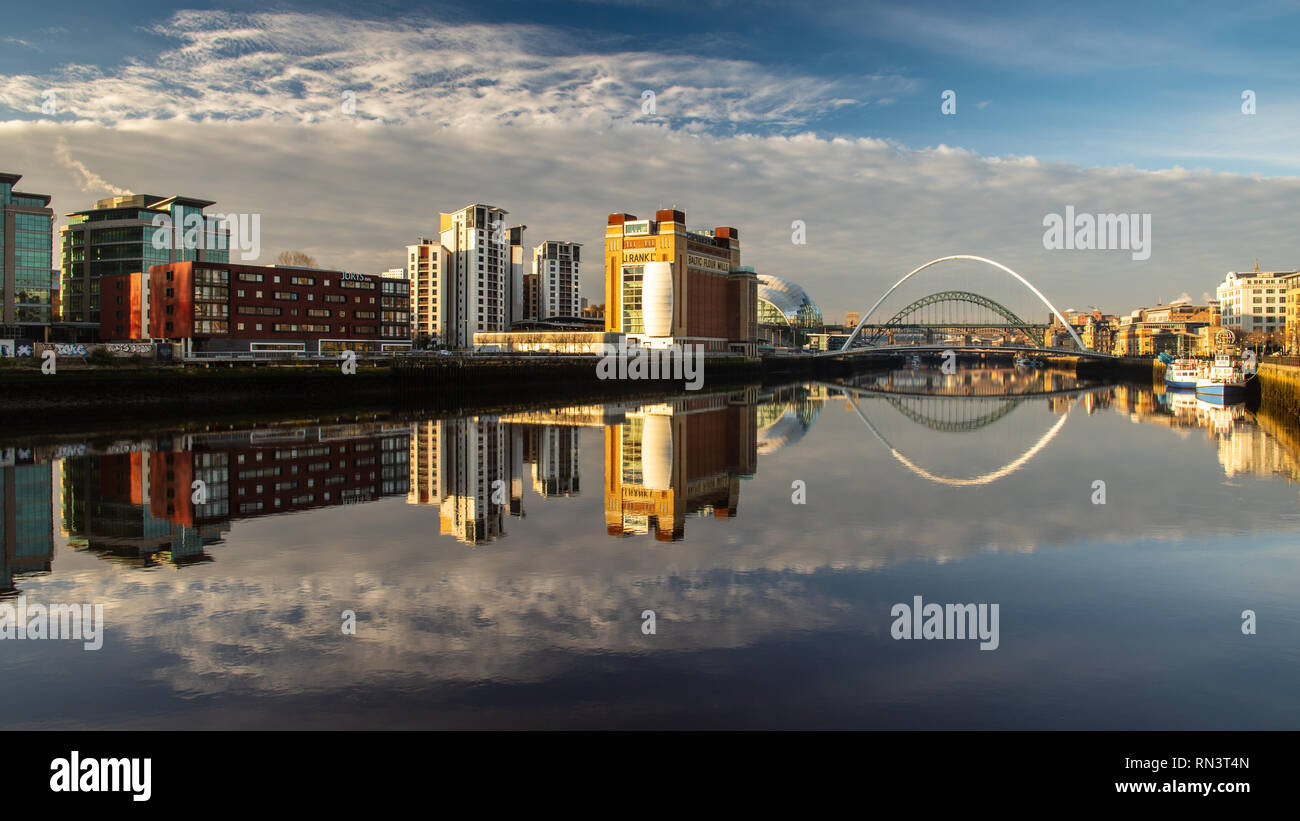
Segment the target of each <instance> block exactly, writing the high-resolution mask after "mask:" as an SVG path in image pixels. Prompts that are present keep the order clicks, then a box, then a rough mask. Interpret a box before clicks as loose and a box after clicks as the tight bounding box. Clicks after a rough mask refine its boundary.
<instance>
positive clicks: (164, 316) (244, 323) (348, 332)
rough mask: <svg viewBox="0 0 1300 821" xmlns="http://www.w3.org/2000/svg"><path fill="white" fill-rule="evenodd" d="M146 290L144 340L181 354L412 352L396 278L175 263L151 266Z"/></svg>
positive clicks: (403, 292) (405, 296) (405, 299)
mask: <svg viewBox="0 0 1300 821" xmlns="http://www.w3.org/2000/svg"><path fill="white" fill-rule="evenodd" d="M144 290H146V291H147V293H148V300H149V308H148V326H149V336H150V337H151V338H155V339H165V340H168V341H172V342H178V343H180V344H181V345H182V346H183V347H184V350H185V351H186V352H187V353H190V352H196V351H198V352H231V353H241V352H248V351H294V352H302V353H307V354H325V355H332V354H337V353H339V352H341V351H344V350H353V351H357V352H378V351H389V350H407V349H409V348H410V347H411V307H410V303H411V295H410V285H409V283H408V282H407V281H406V280H402V279H388V278H384V277H380V276H372V275H370V274H352V273H345V272H343V271H330V270H323V269H316V268H293V267H279V266H258V265H238V264H234V263H219V262H174V263H171V264H169V265H155V266H153V267H151V268H150V269H149V282H148V287H147V289H144ZM114 293H116V290H115V291H114ZM112 307H113V308H114V311H115V309H116V305H114V306H112ZM114 316H115V313H114ZM101 332H102V328H101Z"/></svg>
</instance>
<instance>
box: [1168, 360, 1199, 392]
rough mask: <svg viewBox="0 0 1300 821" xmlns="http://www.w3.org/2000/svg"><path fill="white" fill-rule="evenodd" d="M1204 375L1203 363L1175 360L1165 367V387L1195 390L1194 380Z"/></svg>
mask: <svg viewBox="0 0 1300 821" xmlns="http://www.w3.org/2000/svg"><path fill="white" fill-rule="evenodd" d="M1205 374H1206V368H1205V363H1204V362H1200V361H1198V360H1195V359H1176V360H1174V361H1173V362H1171V363H1169V364H1168V365H1166V366H1165V387H1166V388H1172V389H1174V390H1189V391H1190V390H1195V389H1196V380H1197V379H1199V378H1201V377H1202V376H1204V375H1205Z"/></svg>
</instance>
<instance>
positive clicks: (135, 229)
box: [59, 194, 230, 326]
mask: <svg viewBox="0 0 1300 821" xmlns="http://www.w3.org/2000/svg"><path fill="white" fill-rule="evenodd" d="M213 204H214V203H213V202H212V201H211V200H200V199H195V198H193V197H158V196H154V195H151V194H131V195H127V196H122V197H110V198H108V199H103V200H99V201H98V202H96V203H95V207H94V208H91V209H89V210H86V211H75V212H73V213H71V214H68V224H67V225H65V226H63V228H61V229H60V243H59V244H60V246H61V254H60V257H61V258H60V262H61V270H62V278H61V294H60V300H61V302H62V320H63V321H64V322H73V323H88V324H93V325H95V326H98V325H99V296H100V295H99V280H100V277H103V276H107V275H110V274H131V273H137V272H139V273H148V272H149V266H151V265H167V264H168V263H172V262H229V261H230V250H229V239H228V235H227V232H226V229H225V228H224V227H223V226H222V224H221V222H220V220H219V219H218V218H217V217H216V216H213V215H206V214H203V209H205V208H207V207H208V206H210V205H213ZM160 214H162V215H166V216H167V217H168V218H169V221H168V222H167V223H166V224H167V225H172V226H181V228H180V229H178V231H177V233H176V234H175V235H174V236H177V237H183V236H184V232H185V226H186V225H187V223H186V219H187V218H190V219H193V215H195V214H198V215H201V216H202V225H203V232H202V238H201V241H197V238H196V241H194V242H193V243H192V245H193V246H194V247H189V244H187V243H188V240H186V241H184V242H174V241H168V242H164V243H156V242H155V241H154V240H155V238H156V235H157V233H158V230H159V229H158V228H157V227H155V223H154V219H155V217H157V216H158V215H160ZM160 245H161V246H162V247H159V246H160ZM146 319H147V317H146Z"/></svg>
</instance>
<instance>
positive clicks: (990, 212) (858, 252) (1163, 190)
mask: <svg viewBox="0 0 1300 821" xmlns="http://www.w3.org/2000/svg"><path fill="white" fill-rule="evenodd" d="M80 5H81V4H77V3H73V4H71V8H68V9H65V10H64V11H67V12H71V11H72V10H74V9H77V7H79V6H80ZM198 5H199V6H202V5H203V4H198ZM662 5H663V8H661V9H658V10H653V11H652V10H651V9H649V8H648V7H646V6H644V5H641V4H638V3H635V2H633V3H621V4H616V5H614V6H608V7H607V6H601V5H599V4H585V3H580V4H535V5H530V6H529V7H526V8H522V9H512V10H511V12H510V17H509V22H506V21H503V20H501V19H498V18H492V17H482V16H478V15H484V14H489V13H490V12H491V10H490V9H483V10H463V9H460V10H458V9H454V8H451V7H449V6H445V5H439V4H428V5H425V6H423V7H418V8H412V9H411V10H409V11H406V12H404V13H402V14H401V15H397V14H394V13H393V12H391V10H389V9H388V8H387V7H382V6H379V5H368V4H364V3H363V4H349V5H347V6H343V5H342V4H329V3H326V4H323V5H322V4H315V5H311V6H309V5H305V4H295V3H288V4H282V5H281V6H279V7H278V8H279V9H281V10H279V11H276V12H260V11H257V8H256V7H255V6H254V5H253V4H247V5H246V6H245V7H244V8H245V9H246V10H245V11H212V10H204V9H203V8H201V7H200V8H194V9H191V10H181V11H177V10H174V8H173V7H171V6H165V5H163V4H161V3H152V2H146V3H142V4H140V5H139V6H138V7H136V8H135V9H133V13H132V14H131V15H129V17H128V18H123V17H122V16H121V15H118V14H116V13H114V12H113V11H112V10H111V9H107V8H102V7H99V6H94V5H89V4H87V5H86V6H85V8H84V9H83V10H82V11H79V12H77V13H65V14H61V15H60V17H59V18H58V20H57V21H52V20H51V19H45V18H43V17H42V15H40V14H39V12H38V11H35V10H33V9H31V8H21V9H15V10H14V11H12V12H9V13H7V17H6V32H5V34H4V36H3V38H2V39H3V40H4V41H5V44H6V48H5V49H4V50H3V54H0V148H2V149H3V150H2V152H0V153H2V154H3V156H4V162H3V163H0V165H3V166H4V167H3V169H0V170H5V171H9V172H13V173H18V174H22V175H23V186H24V187H25V188H27V189H29V190H32V191H39V192H43V193H49V194H51V195H52V197H53V201H52V203H51V206H52V207H53V209H54V210H55V213H56V214H57V215H58V218H57V220H56V226H57V225H61V224H64V223H65V222H66V218H65V217H63V215H64V214H66V213H68V212H72V211H78V210H83V209H85V208H88V207H90V206H91V205H93V203H94V201H95V200H97V199H100V198H104V197H108V196H112V195H114V194H120V193H124V192H127V191H131V192H137V193H138V192H146V191H148V192H157V193H160V194H174V193H181V192H184V193H186V194H189V195H193V196H197V197H204V198H206V199H209V200H213V201H215V202H216V206H215V207H214V208H213V209H212V210H213V211H215V212H220V213H231V212H235V213H249V212H251V213H259V214H261V215H263V221H262V248H263V252H262V259H260V260H258V263H260V264H266V263H269V262H270V261H272V260H273V259H274V257H275V255H276V254H277V253H279V252H280V251H283V250H293V249H297V250H303V251H305V252H307V253H309V254H311V255H312V256H314V257H315V258H316V259H317V260H318V261H319V262H320V264H321V265H322V266H326V267H334V268H340V269H344V270H353V271H366V272H371V273H376V272H379V271H383V270H385V269H388V268H391V267H393V266H395V265H399V264H403V263H404V262H405V260H404V252H405V249H406V247H407V246H408V245H411V244H412V243H415V242H416V241H417V240H418V238H419V237H420V236H429V235H434V234H436V233H437V228H438V226H437V221H438V218H439V217H438V215H439V213H441V212H444V211H451V210H454V209H457V208H460V207H462V206H463V205H464V204H465V203H467V202H490V203H494V204H496V205H498V206H499V207H501V208H503V209H505V210H507V211H509V212H510V213H511V218H512V219H514V218H516V217H517V218H518V221H520V222H524V223H527V224H528V225H529V234H530V236H533V237H535V238H538V239H541V238H560V239H564V240H567V241H572V242H579V243H583V244H584V245H587V246H588V247H591V248H598V247H601V245H600V243H601V242H602V239H603V231H604V226H605V216H606V215H607V214H609V213H614V212H621V211H633V212H637V211H638V210H645V209H646V208H647V207H648V206H662V207H664V208H668V207H673V206H676V207H678V208H681V209H682V210H684V211H685V212H686V213H687V215H688V218H689V217H691V216H692V215H699V216H701V217H705V216H707V218H708V219H709V220H712V221H714V222H716V223H718V224H727V225H734V226H736V227H737V228H739V230H740V232H741V237H742V238H743V242H744V243H745V245H744V247H745V263H746V264H749V265H752V266H753V267H754V268H755V270H756V271H758V272H759V273H765V274H771V275H775V276H779V277H783V278H786V279H789V280H791V281H793V282H797V283H799V284H800V285H801V286H803V287H804V288H805V289H806V290H807V291H808V293H809V294H810V295H811V296H812V298H813V299H814V300H815V301H816V302H817V303H818V304H819V305H820V307H821V308H822V310H823V312H824V313H825V315H826V317H827V319H828V321H838V320H839V319H842V318H843V317H844V315H845V313H846V312H848V311H859V312H865V311H866V309H867V308H868V307H870V304H871V303H872V302H873V301H874V299H875V298H876V297H877V296H878V295H879V294H880V293H881V292H883V291H884V289H886V288H887V287H888V286H889V285H890V284H891V283H892V282H894V281H895V280H896V279H897V278H898V277H899V276H901V275H902V274H904V273H906V272H907V271H908V270H910V269H911V268H914V267H916V266H917V265H920V264H921V263H923V262H925V261H927V260H929V259H933V258H935V257H938V256H942V255H945V254H962V253H968V254H978V255H981V256H985V257H989V258H992V259H996V260H998V261H1000V262H1003V263H1005V264H1006V265H1008V266H1010V267H1011V268H1013V269H1015V270H1017V271H1019V272H1021V273H1022V274H1024V275H1025V276H1026V277H1027V278H1029V279H1030V280H1031V281H1033V282H1034V283H1035V284H1036V285H1038V286H1039V287H1041V288H1042V289H1043V291H1044V292H1045V293H1046V294H1047V295H1048V296H1049V297H1050V298H1051V299H1052V301H1053V302H1054V303H1055V304H1056V305H1057V306H1059V307H1061V308H1062V309H1065V308H1074V309H1076V310H1084V309H1087V308H1089V307H1090V306H1097V307H1099V308H1100V309H1101V310H1103V311H1105V312H1106V313H1114V314H1124V313H1127V312H1129V311H1131V310H1133V309H1134V308H1136V307H1138V306H1148V307H1149V306H1152V305H1155V304H1156V303H1157V302H1165V303H1168V302H1170V301H1173V300H1176V299H1178V298H1179V297H1181V296H1183V295H1186V296H1187V297H1189V298H1190V299H1191V300H1192V301H1194V302H1197V303H1201V302H1203V301H1204V297H1205V295H1206V294H1210V295H1213V293H1214V289H1215V287H1216V286H1217V285H1218V284H1219V283H1220V282H1222V281H1223V278H1224V275H1225V274H1226V272H1228V271H1230V270H1233V271H1247V270H1250V269H1251V268H1253V266H1254V264H1255V260H1256V258H1258V259H1259V262H1260V267H1261V269H1263V270H1295V269H1297V268H1300V240H1298V239H1297V232H1296V231H1295V228H1294V212H1295V204H1296V203H1297V202H1298V201H1300V154H1297V152H1295V151H1294V149H1293V147H1292V146H1290V145H1289V144H1288V143H1287V142H1285V141H1286V140H1287V139H1292V137H1290V136H1289V135H1294V134H1295V133H1297V125H1300V99H1298V98H1300V92H1297V90H1296V88H1297V86H1296V83H1295V82H1294V75H1295V70H1294V68H1293V67H1292V65H1293V62H1292V61H1290V60H1289V56H1290V53H1291V52H1290V48H1291V45H1290V37H1289V36H1288V35H1289V33H1290V32H1294V31H1295V30H1296V28H1295V25H1294V24H1295V23H1296V22H1300V10H1298V9H1296V8H1294V7H1277V6H1275V5H1271V4H1263V3H1260V4H1247V5H1245V6H1243V7H1241V8H1234V9H1224V8H1222V7H1219V6H1212V5H1209V4H1193V5H1192V6H1190V7H1188V10H1187V11H1186V12H1185V13H1183V14H1180V15H1179V18H1178V19H1170V18H1169V17H1168V14H1167V12H1166V11H1163V10H1161V9H1155V8H1151V9H1148V8H1144V7H1133V6H1131V5H1123V6H1121V5H1119V4H1101V5H1100V6H1090V7H1088V8H1087V9H1072V8H1070V7H1064V6H1063V7H1059V8H1053V9H1043V8H1040V7H1039V6H1037V5H1032V4H1013V5H1012V6H1009V7H1006V8H1003V9H999V10H997V11H978V12H973V11H971V10H969V9H968V8H967V7H965V6H962V5H949V4H944V3H921V4H916V5H911V6H908V7H906V8H885V7H878V6H875V5H872V4H867V5H865V6H863V5H860V4H852V5H840V4H834V3H832V4H827V5H824V6H819V7H818V8H817V10H816V12H810V11H808V10H807V9H806V8H805V7H801V6H788V7H782V6H781V5H780V4H767V3H749V4H743V5H738V4H730V3H706V4H705V9H704V10H705V11H706V12H707V13H703V14H702V13H701V7H700V5H699V4H690V5H687V4H676V3H667V4H662ZM236 8H239V6H238V5H236ZM683 19H685V20H689V21H690V26H689V27H688V31H689V33H688V34H684V35H683V34H679V33H678V32H680V31H681V30H682V29H681V27H680V26H679V25H677V24H678V23H680V22H681V20H683ZM948 90H952V91H954V92H955V105H956V108H955V113H953V114H944V113H943V112H942V110H941V105H942V103H943V98H944V92H945V91H948ZM1247 90H1249V91H1251V92H1253V102H1254V105H1255V109H1254V110H1255V113H1253V114H1247V113H1243V106H1244V103H1243V100H1242V95H1243V92H1245V91H1247ZM647 92H651V93H652V95H653V96H649V95H647ZM1067 207H1073V208H1077V210H1078V211H1079V212H1083V213H1098V214H1101V213H1123V214H1150V215H1151V237H1150V241H1151V255H1150V258H1149V259H1147V260H1135V259H1133V257H1132V256H1131V255H1130V254H1129V253H1127V252H1125V251H1121V250H1114V251H1066V250H1057V251H1049V250H1047V249H1046V248H1045V247H1044V243H1043V234H1044V228H1043V220H1044V217H1045V216H1046V215H1049V214H1056V213H1061V212H1064V211H1065V209H1066V208H1067ZM796 221H801V222H802V223H803V225H804V226H805V230H804V236H805V237H806V243H805V244H797V243H795V242H792V235H793V234H795V233H796V232H797V230H798V229H797V228H796V226H795V222H796ZM601 279H602V278H601V277H600V276H598V275H597V272H595V271H594V270H592V269H589V270H588V271H586V272H585V275H584V277H583V281H582V296H584V297H586V298H588V299H589V300H590V301H591V302H593V303H599V302H603V301H604V297H603V293H602V282H601Z"/></svg>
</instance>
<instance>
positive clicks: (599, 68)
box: [0, 11, 917, 131]
mask: <svg viewBox="0 0 1300 821" xmlns="http://www.w3.org/2000/svg"><path fill="white" fill-rule="evenodd" d="M153 31H154V32H155V33H157V34H160V35H164V36H167V37H169V38H172V39H174V40H176V41H177V42H178V45H177V46H176V47H175V48H173V49H171V50H168V51H165V52H163V53H162V54H160V55H159V56H158V57H157V58H156V59H154V60H151V61H139V62H130V63H127V64H126V65H124V66H122V67H120V68H116V69H113V70H111V71H105V70H101V69H99V68H97V67H93V66H86V65H73V66H66V67H64V68H62V69H60V70H59V71H57V72H54V73H52V74H50V75H48V76H41V77H37V76H32V75H16V76H10V77H6V78H2V79H0V105H5V106H8V107H10V108H12V109H14V110H15V111H18V112H25V113H26V114H28V115H31V116H35V115H37V114H39V112H40V105H39V102H40V98H41V95H42V94H43V93H44V92H45V91H47V90H50V89H54V90H55V91H56V92H57V93H58V94H59V98H60V101H61V107H60V112H67V117H66V118H65V119H68V118H75V119H80V120H90V121H94V122H98V123H103V124H116V123H121V122H124V121H131V120H137V119H172V118H188V119H218V120H225V119H231V120H241V121H247V120H264V119H270V120H278V121H289V122H303V123H313V122H320V121H327V120H338V119H342V118H343V117H344V116H345V115H344V114H343V111H342V98H343V93H344V92H345V91H349V90H350V91H353V92H355V94H356V98H357V106H356V115H357V116H358V117H359V118H361V119H363V120H369V121H374V122H383V123H390V124H391V123H403V122H416V121H418V122H422V123H426V124H431V125H438V126H457V127H472V126H479V125H489V124H512V125H519V124H533V125H553V124H569V125H572V124H580V125H583V126H585V127H590V128H604V127H608V126H609V125H610V124H612V123H614V122H620V121H630V120H638V119H646V120H649V121H650V122H655V123H664V124H671V125H673V126H674V127H678V128H686V129H692V130H714V129H721V130H723V131H731V130H734V129H736V128H738V127H746V128H751V129H752V128H775V129H789V128H793V127H798V126H800V125H802V124H804V123H806V122H808V121H809V120H810V119H813V118H816V117H819V116H822V115H824V114H827V113H829V112H831V111H834V110H836V109H839V108H843V107H846V106H854V105H865V104H869V103H870V102H872V100H874V99H876V98H878V97H880V96H885V95H897V94H901V93H906V92H908V91H911V90H914V89H915V88H916V86H917V83H916V82H915V81H914V80H911V79H909V78H906V77H901V76H894V75H872V76H863V77H857V78H851V79H849V80H843V81H832V80H826V79H821V78H816V77H809V76H799V75H787V74H780V73H777V72H773V71H770V70H768V69H766V68H764V67H762V66H760V65H758V64H756V63H753V62H748V61H744V60H729V59H721V58H710V57H699V56H692V55H676V54H671V53H661V52H650V51H631V52H628V51H622V52H620V51H603V52H602V51H594V50H592V48H591V43H590V42H589V41H585V40H584V41H581V42H579V41H578V40H577V39H576V38H574V37H572V36H570V35H568V34H566V33H564V32H561V31H557V30H555V29H553V28H546V27H541V26H524V25H493V26H487V25H475V24H465V25H439V24H432V23H429V24H423V25H416V24H404V23H397V22H376V21H362V20H350V19H346V18H341V17H332V16H321V15H311V14H288V13H275V14H272V13H264V14H248V15H244V14H231V13H225V12H210V11H202V12H200V11H182V12H177V13H176V14H175V15H174V16H173V17H172V18H171V19H170V20H169V21H168V22H167V23H165V24H160V25H157V26H155V27H153ZM645 90H651V91H653V92H654V93H655V95H656V105H655V111H654V113H653V115H648V114H646V113H644V112H643V110H642V96H641V95H642V92H643V91H645Z"/></svg>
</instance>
